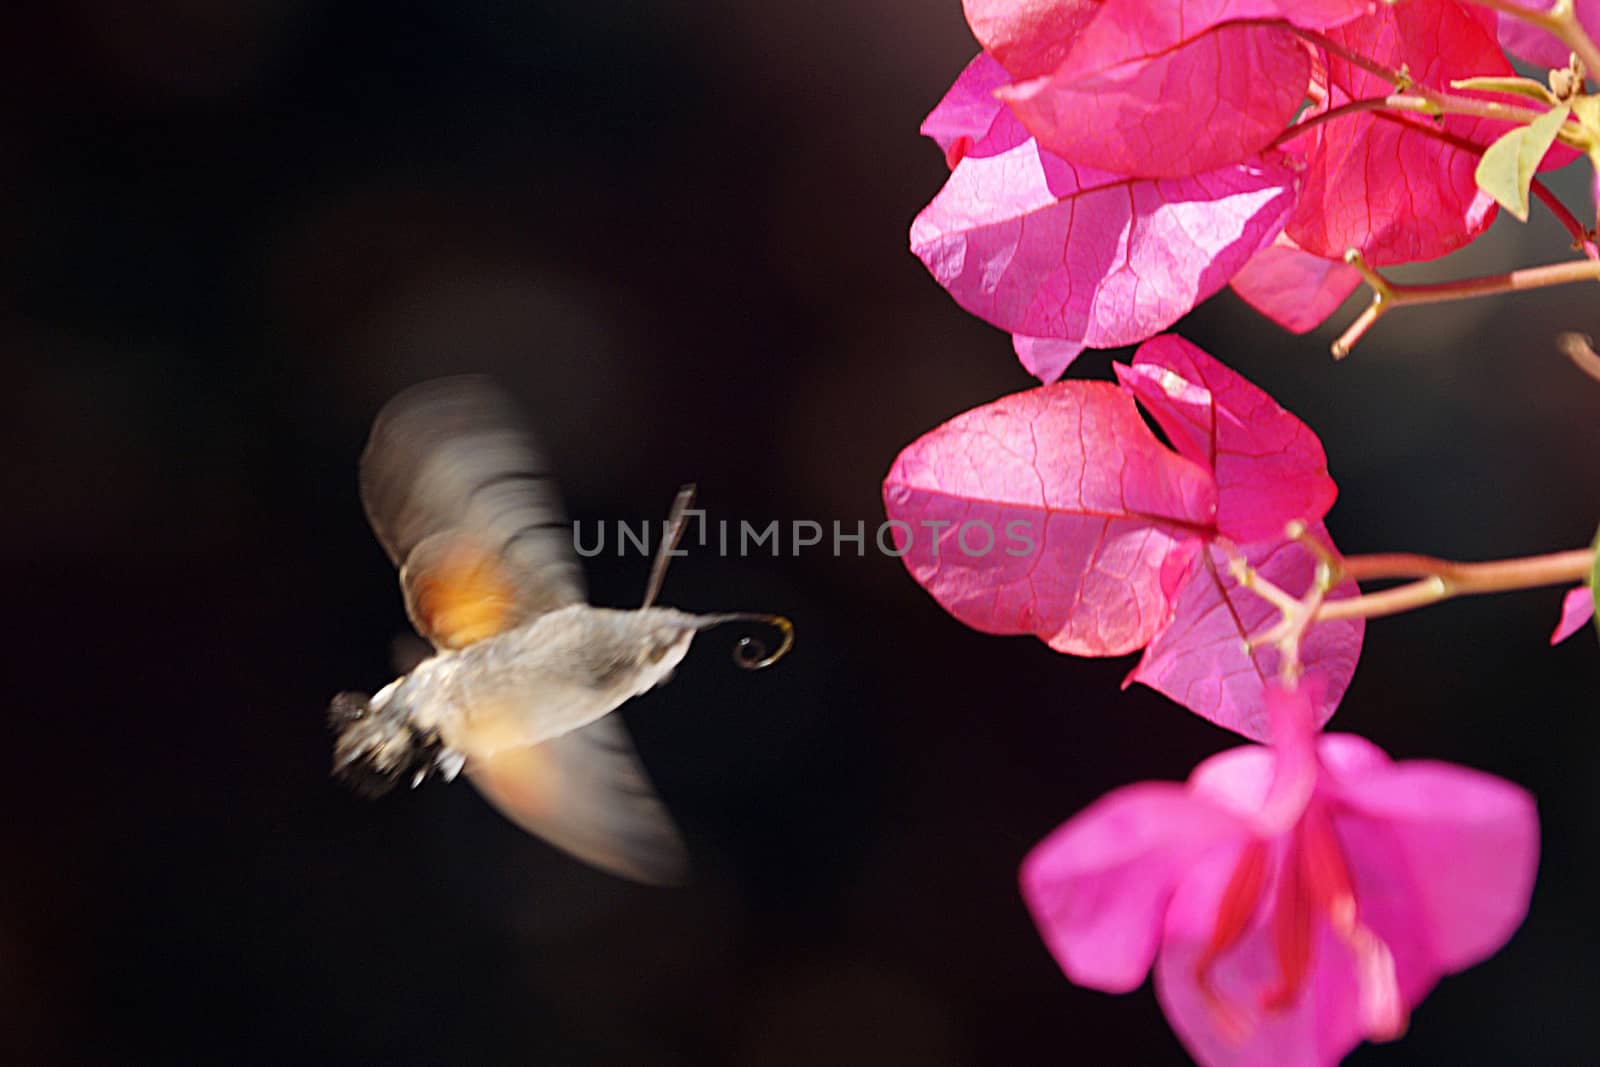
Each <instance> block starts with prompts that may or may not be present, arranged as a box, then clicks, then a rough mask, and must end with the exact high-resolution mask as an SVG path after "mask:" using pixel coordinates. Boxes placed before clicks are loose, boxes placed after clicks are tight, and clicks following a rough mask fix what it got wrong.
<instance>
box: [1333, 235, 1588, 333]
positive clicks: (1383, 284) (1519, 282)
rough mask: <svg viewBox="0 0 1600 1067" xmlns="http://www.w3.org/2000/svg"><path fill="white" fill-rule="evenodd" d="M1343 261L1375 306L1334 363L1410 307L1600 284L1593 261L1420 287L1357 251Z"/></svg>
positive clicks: (1355, 324)
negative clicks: (1388, 315)
mask: <svg viewBox="0 0 1600 1067" xmlns="http://www.w3.org/2000/svg"><path fill="white" fill-rule="evenodd" d="M1344 261H1345V262H1346V263H1348V264H1350V265H1351V266H1352V267H1354V268H1355V269H1356V270H1358V271H1360V272H1361V276H1362V278H1364V279H1365V280H1366V283H1367V284H1368V285H1369V286H1371V287H1372V303H1371V304H1370V305H1369V306H1368V307H1367V309H1366V310H1365V311H1363V312H1362V313H1361V315H1360V317H1359V318H1357V319H1356V321H1355V322H1353V323H1351V324H1350V327H1349V328H1348V329H1346V330H1345V332H1344V333H1343V334H1341V335H1340V336H1339V339H1338V340H1337V341H1335V342H1334V343H1333V357H1334V358H1335V359H1343V358H1344V357H1345V356H1348V355H1349V354H1350V350H1351V349H1352V348H1354V347H1355V344H1356V342H1357V341H1359V340H1360V339H1361V338H1362V336H1363V335H1364V334H1365V333H1366V332H1367V330H1368V329H1370V328H1371V327H1372V324H1373V323H1375V322H1377V321H1378V319H1379V318H1381V317H1382V316H1383V315H1384V313H1385V312H1388V311H1390V310H1392V309H1393V308H1397V307H1406V306H1407V305H1411V304H1438V303H1443V302H1445V301H1448V300H1470V299H1472V298H1474V297H1479V296H1486V295H1488V294H1490V293H1514V292H1520V291H1522V290H1525V289H1543V288H1546V287H1547V286H1552V285H1567V284H1570V283H1572V282H1582V281H1600V260H1593V259H1582V260H1574V261H1571V262H1566V263H1550V264H1547V265H1545V266H1542V267H1525V268H1523V269H1522V270H1514V271H1510V272H1508V273H1505V274H1490V275H1485V276H1484V277H1481V278H1465V279H1462V280H1460V281H1453V282H1428V283H1425V284H1421V285H1399V284H1397V283H1395V282H1391V281H1389V280H1388V279H1387V278H1385V277H1384V276H1383V275H1381V274H1379V273H1378V272H1377V271H1376V270H1373V269H1372V268H1371V267H1369V266H1368V265H1367V262H1366V260H1365V259H1364V258H1363V257H1362V255H1361V253H1360V252H1357V251H1356V250H1355V249H1351V250H1350V251H1348V252H1346V253H1345V256H1344Z"/></svg>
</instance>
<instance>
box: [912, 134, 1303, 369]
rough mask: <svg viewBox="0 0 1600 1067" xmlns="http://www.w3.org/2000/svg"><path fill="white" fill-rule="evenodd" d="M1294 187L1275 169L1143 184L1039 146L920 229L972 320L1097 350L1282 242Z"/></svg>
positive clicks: (978, 165) (1171, 311) (1136, 335)
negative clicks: (1073, 163) (1076, 164)
mask: <svg viewBox="0 0 1600 1067" xmlns="http://www.w3.org/2000/svg"><path fill="white" fill-rule="evenodd" d="M1296 180H1297V179H1296V176H1295V175H1294V173H1293V172H1292V171H1290V170H1288V169H1287V168H1285V167H1281V166H1278V165H1276V164H1259V165H1252V166H1248V167H1245V166H1240V167H1232V168H1227V169H1224V170H1217V171H1212V172H1209V173H1207V174H1201V175H1196V176H1195V177H1193V178H1185V179H1171V180H1163V181H1134V180H1128V179H1123V178H1119V177H1116V176H1114V175H1107V174H1103V173H1100V172H1096V171H1091V170H1089V169H1087V168H1082V167H1073V166H1070V165H1068V164H1067V163H1065V162H1063V161H1061V160H1060V159H1057V158H1056V157H1054V156H1051V155H1049V154H1048V153H1043V152H1041V151H1040V150H1039V148H1038V146H1037V145H1036V144H1035V143H1033V142H1028V143H1027V144H1023V145H1019V146H1017V147H1016V148H1013V149H1011V150H1010V151H1007V152H1002V153H1000V154H999V155H995V156H990V157H987V158H977V157H973V156H970V155H969V156H967V157H966V158H964V159H962V160H961V162H960V163H959V164H957V166H956V169H955V170H954V171H953V172H952V173H951V175H950V179H949V181H947V182H946V183H945V187H944V188H943V189H942V190H941V191H940V192H939V195H938V196H936V197H935V198H934V199H933V201H932V203H930V204H929V205H928V206H927V207H926V208H924V209H923V211H922V213H921V214H920V215H918V216H917V219H916V221H915V222H913V223H912V225H911V248H912V251H913V252H915V253H916V254H917V256H918V257H920V258H921V259H922V261H923V263H924V264H926V265H927V267H928V270H929V271H931V272H932V274H933V276H934V277H935V278H937V279H938V281H939V283H940V284H941V285H943V286H944V287H945V288H946V289H948V290H949V291H950V295H951V296H953V297H955V299H956V302H957V303H959V304H960V305H961V306H962V307H964V308H966V309H967V310H968V311H971V312H972V313H973V314H975V315H978V316H979V317H980V318H983V319H985V320H987V321H988V322H991V323H993V324H994V325H996V326H999V327H1001V328H1002V329H1005V330H1009V331H1011V332H1012V333H1020V334H1023V335H1025V336H1028V337H1050V338H1057V339H1060V340H1065V341H1073V342H1078V343H1081V344H1084V345H1087V346H1090V347H1095V348H1113V347H1116V346H1118V345H1123V344H1130V343H1133V342H1137V341H1142V340H1144V339H1145V338H1146V337H1149V336H1151V335H1152V334H1154V333H1156V332H1158V331H1160V330H1162V329H1164V328H1165V327H1167V326H1169V325H1171V324H1172V323H1173V322H1175V321H1177V319H1178V318H1180V317H1181V316H1183V315H1184V314H1185V313H1187V312H1188V311H1189V310H1190V309H1191V308H1193V307H1194V306H1195V305H1196V304H1197V303H1199V302H1200V301H1201V300H1204V299H1205V298H1206V297H1208V296H1210V295H1211V294H1212V293H1215V292H1216V291H1217V290H1218V289H1219V288H1221V287H1222V286H1223V285H1224V284H1226V283H1227V280H1228V278H1229V277H1231V276H1232V275H1233V273H1234V272H1235V271H1237V270H1238V269H1239V268H1240V267H1242V266H1243V265H1244V263H1245V262H1246V261H1247V260H1248V259H1249V258H1250V257H1251V256H1253V255H1254V254H1255V253H1256V251H1257V250H1258V249H1260V248H1261V247H1262V246H1264V245H1266V244H1267V243H1269V242H1271V240H1272V239H1273V238H1274V237H1276V236H1277V234H1278V232H1279V230H1281V228H1282V225H1283V221H1284V219H1285V218H1286V217H1287V215H1288V213H1289V211H1290V209H1291V207H1292V206H1293V199H1294V193H1293V190H1294V188H1295V183H1296Z"/></svg>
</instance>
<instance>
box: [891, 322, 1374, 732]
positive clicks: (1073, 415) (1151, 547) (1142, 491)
mask: <svg viewBox="0 0 1600 1067" xmlns="http://www.w3.org/2000/svg"><path fill="white" fill-rule="evenodd" d="M1117 373H1118V377H1119V379H1120V380H1121V384H1120V388H1119V387H1118V386H1115V385H1112V384H1110V383H1106V382H1086V381H1067V382H1060V383H1057V384H1056V385H1053V386H1046V387H1043V388H1039V389H1034V390H1032V391H1030V392H1026V393H1019V394H1017V395H1015V396H1009V397H1005V398H1003V399H1001V400H998V401H995V402H994V403H992V404H987V405H985V406H983V407H980V408H977V409H975V410H973V411H969V412H967V413H966V414H964V415H961V416H958V417H957V418H955V419H952V420H951V421H950V422H948V423H946V424H945V425H943V426H941V427H939V428H938V429H936V430H934V431H932V432H931V433H929V434H927V435H925V436H924V437H922V438H921V439H920V440H918V441H916V442H915V443H913V444H912V445H910V446H908V447H907V448H906V449H905V450H904V451H903V452H901V454H900V456H899V458H898V459H896V461H895V463H894V466H893V467H892V468H891V469H890V471H889V474H888V476H887V477H886V478H885V480H884V487H883V492H884V506H885V508H886V510H887V512H888V514H889V517H890V519H892V520H895V521H896V522H898V523H900V524H901V532H902V534H903V536H902V537H901V540H900V543H899V547H900V549H901V550H903V552H904V561H905V564H906V567H907V569H908V570H909V571H910V572H911V575H912V577H914V578H915V579H916V580H917V581H918V582H919V583H920V584H921V585H922V586H923V587H924V588H926V589H927V590H928V591H929V592H930V593H931V594H933V596H934V598H935V599H937V600H938V601H939V603H940V604H942V605H943V606H944V607H945V609H946V610H948V611H949V612H950V613H951V614H953V615H954V616H956V618H958V619H960V620H961V621H962V622H964V623H966V624H967V625H969V626H972V627H974V628H975V629H978V630H982V631H984V632H986V633H997V634H1024V633H1031V634H1034V635H1035V636H1037V637H1039V638H1040V639H1041V640H1043V641H1045V642H1046V643H1048V644H1049V645H1050V647H1052V648H1054V649H1056V650H1057V651H1060V652H1067V653H1071V654H1073V655H1081V656H1110V655H1122V654H1125V653H1128V652H1132V651H1136V650H1138V649H1141V648H1142V649H1144V650H1145V655H1144V658H1143V659H1142V660H1141V661H1140V663H1139V665H1138V666H1137V667H1136V668H1135V669H1134V672H1133V673H1132V675H1130V678H1129V680H1130V681H1137V682H1142V683H1144V684H1147V685H1150V686H1151V687H1152V688H1155V689H1158V690H1160V691H1161V692H1163V693H1165V694H1167V695H1168V696H1170V697H1172V698H1173V699H1174V700H1177V701H1178V702H1179V703H1182V704H1183V705H1184V706H1185V707H1188V708H1189V709H1190V710H1192V711H1194V712H1196V713H1197V714H1200V715H1203V716H1205V717H1206V718H1208V719H1210V720H1212V721H1213V722H1216V723H1217V724H1219V725H1221V726H1224V727H1226V728H1228V729H1230V730H1234V731H1237V732H1239V733H1242V734H1244V735H1246V736H1248V737H1254V738H1264V737H1265V736H1266V732H1265V731H1266V722H1265V704H1264V694H1265V691H1266V686H1267V682H1268V680H1269V679H1271V678H1273V677H1275V675H1276V672H1277V670H1278V667H1279V663H1278V660H1277V653H1276V652H1275V651H1274V650H1273V649H1271V648H1255V649H1252V648H1247V646H1246V644H1245V638H1246V637H1248V636H1250V635H1251V634H1253V633H1256V632H1258V631H1259V630H1261V629H1263V628H1264V627H1265V626H1267V625H1268V624H1270V623H1271V622H1272V621H1273V619H1272V614H1271V610H1270V608H1269V606H1268V605H1267V604H1266V603H1265V602H1264V601H1263V600H1262V599H1261V598H1260V597H1258V596H1257V595H1255V594H1254V593H1251V592H1248V591H1246V590H1243V589H1240V588H1239V586H1238V584H1237V582H1236V581H1235V579H1234V578H1233V577H1232V575H1231V573H1230V572H1229V568H1228V551H1229V549H1230V547H1231V548H1232V550H1234V551H1237V552H1238V553H1240V554H1242V555H1243V556H1244V557H1245V558H1246V559H1248V560H1249V561H1250V562H1251V563H1252V564H1253V565H1254V566H1256V567H1257V568H1259V570H1260V571H1261V573H1262V574H1263V575H1264V576H1266V577H1268V578H1269V579H1271V580H1273V581H1276V582H1279V583H1281V584H1282V585H1283V586H1284V587H1285V588H1290V589H1303V588H1306V587H1308V585H1309V583H1310V581H1311V578H1312V572H1313V570H1314V568H1315V565H1316V559H1315V557H1314V556H1313V555H1312V553H1311V552H1310V551H1308V550H1307V549H1306V548H1305V546H1303V545H1301V544H1299V543H1297V542H1292V541H1289V540H1287V539H1286V536H1285V533H1284V527H1285V525H1286V524H1287V523H1288V522H1290V521H1291V520H1296V519H1298V520H1300V521H1302V522H1305V523H1306V524H1307V525H1308V526H1309V527H1310V533H1311V536H1314V537H1316V538H1317V539H1318V540H1319V541H1320V542H1322V544H1324V545H1325V546H1327V547H1328V548H1329V550H1330V551H1331V550H1332V545H1331V542H1330V541H1329V540H1328V538H1327V533H1326V530H1324V529H1323V527H1322V526H1321V520H1322V518H1323V516H1324V515H1325V514H1326V513H1327V511H1328V508H1329V507H1331V506H1332V504H1333V500H1334V496H1335V493H1336V490H1335V487H1334V484H1333V480H1332V479H1331V478H1330V477H1329V476H1328V472H1327V461H1326V458H1325V456H1324V455H1323V451H1322V446H1321V444H1320V443H1319V442H1318V441H1317V439H1316V436H1315V435H1314V434H1313V433H1312V432H1311V431H1310V430H1309V429H1308V428H1307V427H1306V426H1305V425H1304V424H1303V423H1302V422H1300V420H1298V419H1296V418H1295V417H1294V416H1293V415H1291V414H1290V413H1289V412H1287V411H1285V410H1284V409H1283V408H1281V407H1280V406H1278V404H1277V403H1276V402H1275V401H1273V400H1272V398H1271V397H1269V396H1267V394H1266V393H1264V392H1262V391H1261V390H1260V389H1257V388H1256V387H1255V386H1253V385H1251V384H1250V383H1249V382H1247V381H1245V380H1244V379H1243V378H1242V377H1240V376H1239V375H1237V374H1235V373H1234V372H1233V371H1231V370H1229V369H1228V368H1227V367H1225V366H1223V365H1222V364H1221V363H1219V362H1217V361H1216V360H1215V359H1213V358H1212V357H1211V356H1209V355H1207V354H1206V353H1205V352H1204V351H1202V350H1201V349H1199V348H1197V347H1195V346H1194V345H1192V344H1189V343H1188V342H1186V341H1183V340H1182V339H1180V338H1177V337H1171V336H1164V337H1158V338H1156V339H1154V340H1152V341H1150V342H1148V343H1146V344H1145V345H1144V346H1143V347H1142V348H1140V350H1139V351H1138V353H1137V354H1136V355H1135V357H1134V360H1133V363H1132V365H1131V366H1128V367H1119V368H1117ZM1135 400H1137V401H1138V402H1139V403H1140V404H1142V405H1143V406H1144V407H1145V409H1146V410H1147V411H1149V412H1150V415H1151V417H1152V418H1154V419H1155V420H1156V422H1157V423H1158V424H1159V425H1160V426H1161V428H1162V430H1163V432H1164V433H1165V434H1166V435H1167V438H1168V440H1169V441H1170V442H1171V443H1172V446H1173V447H1172V448H1170V449H1169V448H1168V447H1166V446H1164V445H1163V444H1162V443H1161V442H1160V441H1159V440H1157V438H1156V437H1155V435H1154V434H1153V433H1152V432H1151V431H1150V429H1149V427H1148V426H1146V424H1145V423H1144V421H1143V420H1142V419H1141V418H1140V417H1139V414H1138V412H1137V410H1136V409H1135V406H1134V403H1135ZM1354 591H1355V587H1354V585H1353V584H1350V585H1347V586H1346V587H1344V588H1341V589H1339V590H1336V591H1335V594H1334V595H1336V596H1337V595H1349V594H1350V593H1353V592H1354ZM1362 632H1363V631H1362V624H1361V622H1360V621H1359V620H1346V621H1339V622H1330V623H1324V624H1319V625H1318V626H1316V627H1314V628H1313V629H1312V631H1311V632H1310V633H1309V634H1308V635H1307V637H1306V641H1305V643H1304V644H1303V646H1302V648H1301V659H1302V662H1303V663H1304V665H1305V666H1306V668H1307V669H1308V670H1314V671H1317V672H1319V673H1320V674H1321V675H1323V676H1324V677H1325V678H1326V679H1327V682H1328V684H1327V686H1326V687H1325V689H1324V691H1323V693H1322V695H1321V697H1320V699H1319V702H1318V707H1317V713H1318V721H1319V722H1320V721H1323V720H1325V719H1326V718H1327V717H1328V716H1329V715H1331V714H1332V713H1333V709H1334V708H1335V707H1336V706H1337V704H1338V701H1339V698H1340V696H1342V695H1343V693H1344V690H1345V688H1346V686H1347V685H1348V684H1349V681H1350V678H1351V676H1352V674H1353V673H1354V670H1355V665H1356V660H1357V658H1358V656H1359V653H1360V648H1361V637H1362Z"/></svg>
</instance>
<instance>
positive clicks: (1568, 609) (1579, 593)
mask: <svg viewBox="0 0 1600 1067" xmlns="http://www.w3.org/2000/svg"><path fill="white" fill-rule="evenodd" d="M1592 618H1594V591H1593V590H1592V589H1590V588H1589V587H1588V586H1586V585H1580V586H1578V587H1577V588H1576V589H1568V590H1567V595H1566V596H1564V597H1562V598H1561V621H1560V622H1558V623H1556V632H1555V633H1553V634H1551V635H1550V643H1551V644H1552V645H1559V644H1560V643H1561V642H1563V641H1565V640H1566V639H1567V638H1569V637H1571V636H1572V635H1573V634H1575V633H1577V632H1578V631H1579V630H1581V629H1583V624H1584V623H1586V622H1588V621H1589V620H1590V619H1592Z"/></svg>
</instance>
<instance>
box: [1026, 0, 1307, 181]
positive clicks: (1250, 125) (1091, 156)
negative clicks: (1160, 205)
mask: <svg viewBox="0 0 1600 1067" xmlns="http://www.w3.org/2000/svg"><path fill="white" fill-rule="evenodd" d="M1127 6H1128V5H1126V4H1117V3H1115V2H1112V3H1109V4H1107V6H1106V8H1105V10H1104V11H1103V12H1102V13H1101V15H1100V17H1099V18H1097V19H1096V20H1095V22H1094V24H1093V25H1092V26H1091V27H1090V28H1089V30H1088V31H1087V32H1086V34H1085V36H1084V38H1083V39H1082V40H1081V41H1079V42H1078V43H1077V44H1076V45H1075V46H1074V47H1073V49H1072V51H1071V53H1070V54H1069V55H1068V57H1067V59H1066V61H1065V62H1064V63H1063V64H1062V65H1061V66H1060V67H1059V68H1057V69H1056V70H1055V71H1053V72H1052V73H1050V74H1048V75H1045V76H1043V77H1038V78H1033V79H1030V80H1028V81H1024V82H1019V83H1018V84H1016V85H1013V86H1009V87H1006V88H1002V89H1000V90H999V95H1000V98H1001V99H1003V100H1004V101H1005V102H1006V103H1007V104H1009V105H1010V106H1011V110H1012V111H1013V112H1015V113H1016V116H1017V118H1018V119H1020V120H1021V122H1022V125H1023V126H1024V127H1026V128H1027V130H1028V132H1029V133H1031V134H1033V136H1034V137H1035V138H1037V139H1038V141H1039V144H1040V145H1041V146H1043V147H1044V148H1045V149H1046V150H1048V151H1050V152H1053V153H1055V154H1056V155H1058V156H1061V157H1062V158H1064V159H1070V160H1072V161H1073V162H1075V163H1082V164H1085V165H1087V166H1091V167H1097V168H1099V169H1101V170H1106V171H1111V172H1113V173H1116V174H1126V175H1131V176H1135V177H1141V178H1175V177H1184V176H1187V175H1191V174H1201V173H1205V172H1206V171H1212V170H1216V169H1217V168H1219V167H1224V166H1228V165H1229V164H1233V163H1240V162H1243V161H1245V160H1248V159H1250V158H1251V157H1253V156H1255V155H1256V154H1257V153H1259V152H1260V151H1261V150H1262V149H1264V148H1266V147H1267V146H1268V145H1269V144H1271V143H1272V142H1273V140H1275V139H1276V138H1277V137H1278V135H1279V134H1281V133H1283V131H1284V129H1285V128H1286V127H1287V126H1288V124H1289V120H1290V119H1291V118H1293V117H1294V115H1295V112H1296V111H1298V110H1299V109H1300V105H1301V102H1302V101H1303V100H1304V99H1305V87H1306V83H1307V80H1308V78H1309V77H1310V74H1311V57H1310V55H1309V53H1308V52H1307V51H1306V49H1305V48H1304V46H1303V45H1302V44H1301V42H1300V40H1299V38H1297V37H1295V35H1294V34H1293V32H1292V31H1290V29H1289V28H1288V27H1287V26H1285V25H1281V24H1270V23H1269V24H1259V23H1241V24H1230V25H1224V26H1220V27H1217V28H1216V29H1213V30H1212V31H1211V32H1209V33H1206V34H1203V35H1201V36H1198V37H1191V38H1189V39H1188V40H1185V41H1184V42H1182V43H1179V44H1175V45H1174V44H1167V43H1165V42H1160V41H1157V42H1155V43H1154V46H1153V47H1152V46H1149V45H1143V44H1135V43H1134V42H1133V41H1131V40H1128V39H1126V38H1123V39H1121V40H1119V41H1118V43H1119V44H1127V45H1130V46H1132V48H1133V50H1132V51H1131V52H1130V51H1128V50H1127V49H1117V50H1115V51H1106V50H1100V49H1096V48H1094V47H1092V45H1093V44H1094V43H1095V41H1096V39H1097V37H1098V36H1102V35H1097V33H1096V31H1097V30H1099V29H1100V28H1101V27H1103V26H1105V25H1107V20H1108V19H1109V18H1110V17H1112V16H1113V15H1115V14H1117V13H1118V12H1119V10H1120V9H1122V8H1125V7H1127ZM1150 6H1151V5H1148V4H1140V5H1139V7H1140V9H1141V10H1145V9H1148V8H1149V7H1150ZM1175 6H1176V5H1175ZM1189 6H1192V5H1189ZM1121 36H1122V35H1119V37H1121Z"/></svg>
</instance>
